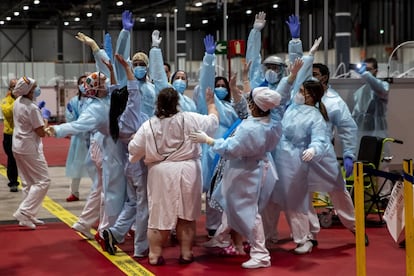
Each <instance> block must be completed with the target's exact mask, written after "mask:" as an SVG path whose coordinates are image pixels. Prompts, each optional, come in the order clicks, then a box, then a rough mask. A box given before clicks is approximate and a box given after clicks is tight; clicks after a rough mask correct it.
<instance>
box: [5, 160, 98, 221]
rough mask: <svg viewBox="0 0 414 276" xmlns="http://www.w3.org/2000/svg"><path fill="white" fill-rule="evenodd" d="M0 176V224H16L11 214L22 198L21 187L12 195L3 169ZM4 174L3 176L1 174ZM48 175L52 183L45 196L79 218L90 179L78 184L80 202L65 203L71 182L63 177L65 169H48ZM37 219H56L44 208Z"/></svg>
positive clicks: (90, 182) (89, 185)
mask: <svg viewBox="0 0 414 276" xmlns="http://www.w3.org/2000/svg"><path fill="white" fill-rule="evenodd" d="M1 172H2V174H1V175H0V204H1V205H0V206H1V207H0V223H3V224H4V223H13V222H14V223H17V221H16V220H15V219H14V218H13V213H14V212H15V211H16V209H17V207H18V206H19V204H20V201H21V198H22V192H21V187H19V192H17V193H12V192H10V191H9V187H8V186H7V183H8V180H7V177H6V176H5V175H4V174H5V173H6V171H5V169H3V170H1ZM3 173H4V174H3ZM49 175H50V178H51V179H52V183H51V185H50V187H49V191H48V193H47V196H48V197H49V198H51V199H52V200H53V201H55V202H56V203H58V204H59V205H61V206H62V207H63V208H65V209H66V210H68V211H69V212H71V213H72V214H74V215H76V216H79V214H80V213H81V212H82V209H83V206H84V205H85V200H86V198H87V196H88V194H89V191H90V187H91V185H92V181H91V179H90V178H82V180H81V183H80V188H79V192H80V201H75V202H66V198H67V197H68V196H69V194H70V190H69V185H70V182H71V179H70V178H67V177H66V176H65V167H49ZM37 217H38V218H39V219H46V220H53V219H56V217H55V216H54V215H53V214H51V213H50V212H49V211H47V210H46V209H45V208H43V207H42V208H40V211H39V213H38V215H37Z"/></svg>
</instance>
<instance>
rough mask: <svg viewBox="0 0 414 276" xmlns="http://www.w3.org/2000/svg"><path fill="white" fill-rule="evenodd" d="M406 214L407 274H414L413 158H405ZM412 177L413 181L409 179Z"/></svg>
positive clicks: (409, 275) (410, 275) (408, 275)
mask: <svg viewBox="0 0 414 276" xmlns="http://www.w3.org/2000/svg"><path fill="white" fill-rule="evenodd" d="M404 175H406V176H407V177H404V216H405V266H406V275H407V276H412V275H414V255H413V254H414V251H413V250H414V233H413V230H414V217H413V183H412V179H413V160H412V159H410V160H404ZM409 178H411V181H409V180H408V179H409Z"/></svg>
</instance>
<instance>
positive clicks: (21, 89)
mask: <svg viewBox="0 0 414 276" xmlns="http://www.w3.org/2000/svg"><path fill="white" fill-rule="evenodd" d="M35 84H36V81H35V80H34V79H32V78H29V77H26V76H24V77H21V78H20V79H19V80H18V81H17V83H16V86H15V87H14V89H13V94H14V95H15V96H16V97H19V96H23V95H27V94H29V92H30V90H32V88H33V87H34V86H35Z"/></svg>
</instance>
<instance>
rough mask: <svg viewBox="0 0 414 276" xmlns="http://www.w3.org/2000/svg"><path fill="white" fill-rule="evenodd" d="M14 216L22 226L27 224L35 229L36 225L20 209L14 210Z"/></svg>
mask: <svg viewBox="0 0 414 276" xmlns="http://www.w3.org/2000/svg"><path fill="white" fill-rule="evenodd" d="M13 217H14V218H15V219H17V220H18V221H19V225H20V226H25V227H28V228H30V229H33V230H34V229H36V225H35V224H34V223H33V222H32V221H30V220H29V218H28V217H26V216H25V215H23V214H22V213H21V212H20V211H16V212H14V214H13Z"/></svg>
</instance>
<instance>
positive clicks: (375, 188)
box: [346, 136, 403, 225]
mask: <svg viewBox="0 0 414 276" xmlns="http://www.w3.org/2000/svg"><path fill="white" fill-rule="evenodd" d="M386 143H398V144H403V141H401V140H398V139H394V138H390V137H387V138H382V137H377V136H363V137H362V138H361V142H360V147H359V152H358V161H359V162H362V164H363V172H364V202H365V221H366V222H371V223H376V224H379V225H382V224H384V223H385V222H384V220H383V218H382V216H383V213H384V210H385V208H386V207H387V204H388V198H389V196H390V195H391V191H392V187H393V186H394V185H395V183H396V182H397V181H401V179H402V173H401V172H397V171H390V172H387V171H383V170H381V165H382V164H384V163H385V162H390V161H391V160H392V157H386V156H383V152H384V146H385V144H386ZM387 185H390V189H385V188H386V186H387ZM346 187H347V189H348V191H349V193H350V194H351V197H352V199H353V200H354V177H353V175H351V176H350V177H349V178H346ZM372 215H374V216H377V217H378V221H376V222H375V221H373V220H372V219H368V217H370V218H372Z"/></svg>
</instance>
